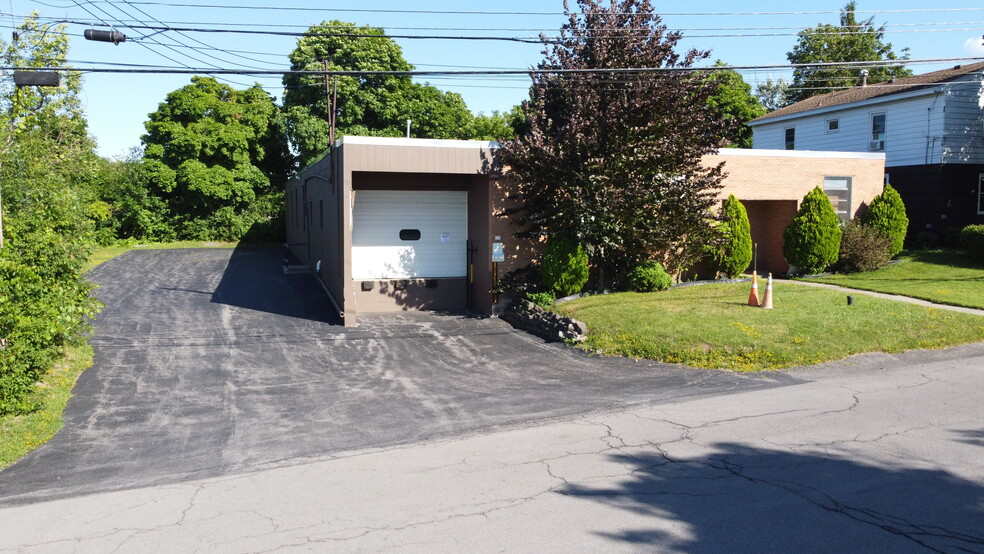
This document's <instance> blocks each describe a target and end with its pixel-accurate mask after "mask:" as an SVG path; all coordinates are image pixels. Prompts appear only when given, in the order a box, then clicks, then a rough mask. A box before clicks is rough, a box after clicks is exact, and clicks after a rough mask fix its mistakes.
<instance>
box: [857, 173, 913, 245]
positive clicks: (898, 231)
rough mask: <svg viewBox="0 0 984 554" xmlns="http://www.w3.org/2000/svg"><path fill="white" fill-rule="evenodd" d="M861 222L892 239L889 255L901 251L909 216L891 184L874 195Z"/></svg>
mask: <svg viewBox="0 0 984 554" xmlns="http://www.w3.org/2000/svg"><path fill="white" fill-rule="evenodd" d="M862 223H864V224H865V225H868V226H869V227H874V228H875V229H878V230H879V231H881V232H882V233H885V235H887V236H888V238H890V239H892V249H891V256H892V257H893V258H894V257H895V256H897V255H898V253H899V252H901V251H902V245H903V243H904V242H905V234H906V231H908V229H909V217H908V216H907V215H906V214H905V204H904V203H903V202H902V197H901V196H899V193H898V191H896V190H895V189H894V188H892V185H885V190H883V191H882V193H881V194H879V195H878V196H876V197H875V198H874V199H872V201H871V205H870V206H868V211H867V212H865V214H864V218H863V220H862Z"/></svg>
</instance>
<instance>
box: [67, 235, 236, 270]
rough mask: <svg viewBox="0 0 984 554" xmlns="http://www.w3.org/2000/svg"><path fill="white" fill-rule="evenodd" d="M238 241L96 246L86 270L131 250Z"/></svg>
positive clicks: (227, 244) (214, 245) (226, 245)
mask: <svg viewBox="0 0 984 554" xmlns="http://www.w3.org/2000/svg"><path fill="white" fill-rule="evenodd" d="M237 244H238V243H235V242H195V241H180V242H165V243H149V244H133V245H130V246H102V247H99V248H96V249H95V251H93V252H92V255H91V256H89V260H88V262H86V264H85V271H89V270H90V269H92V268H94V267H96V266H97V265H99V264H101V263H103V262H105V261H108V260H112V259H113V258H115V257H116V256H119V255H120V254H124V253H126V252H129V251H130V250H163V249H170V248H234V247H235V246H236V245H237Z"/></svg>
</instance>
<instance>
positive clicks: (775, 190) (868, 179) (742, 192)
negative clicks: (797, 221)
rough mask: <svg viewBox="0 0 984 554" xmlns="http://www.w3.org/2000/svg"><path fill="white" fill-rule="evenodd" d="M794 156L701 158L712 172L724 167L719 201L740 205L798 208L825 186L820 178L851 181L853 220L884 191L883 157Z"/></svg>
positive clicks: (723, 154) (745, 152)
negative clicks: (776, 203)
mask: <svg viewBox="0 0 984 554" xmlns="http://www.w3.org/2000/svg"><path fill="white" fill-rule="evenodd" d="M758 152H762V153H761V154H758ZM798 154H799V155H788V154H785V151H780V152H776V151H770V150H741V151H738V152H734V151H732V152H728V150H722V151H721V153H720V154H718V155H716V156H705V157H704V159H703V163H704V165H708V166H710V165H716V164H718V163H721V162H724V171H725V173H727V177H725V180H724V189H723V190H721V193H720V196H721V199H722V200H723V199H725V198H727V197H728V195H729V194H734V195H735V196H736V197H737V198H738V199H739V200H741V201H746V200H795V201H796V202H797V206H798V205H799V201H800V200H802V199H803V197H804V196H806V193H808V192H810V190H812V189H813V188H814V187H816V186H820V187H822V186H823V178H824V177H851V215H852V217H856V216H857V215H859V214H860V212H861V211H862V210H863V207H864V206H866V205H867V204H868V203H870V202H871V199H872V198H874V197H875V196H877V195H878V194H880V193H881V191H882V189H883V187H884V181H885V160H884V158H883V157H881V156H878V155H868V154H863V155H861V156H858V155H850V154H849V155H845V156H838V155H837V153H836V152H824V153H823V154H822V155H819V153H815V152H808V153H804V152H799V153H798Z"/></svg>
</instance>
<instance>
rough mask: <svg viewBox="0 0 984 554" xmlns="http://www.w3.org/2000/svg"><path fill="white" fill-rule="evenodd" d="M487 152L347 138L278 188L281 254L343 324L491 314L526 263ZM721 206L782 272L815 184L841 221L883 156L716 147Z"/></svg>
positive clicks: (868, 193) (479, 147) (530, 252)
mask: <svg viewBox="0 0 984 554" xmlns="http://www.w3.org/2000/svg"><path fill="white" fill-rule="evenodd" d="M495 149H496V144H495V143H489V142H479V141H457V140H428V139H400V138H374V137H356V136H347V137H344V138H343V139H341V140H339V141H338V143H337V144H336V146H335V148H333V149H332V151H331V152H330V153H329V154H327V155H326V156H325V157H324V158H322V159H320V160H319V161H317V162H315V163H313V164H311V165H310V166H308V167H307V168H305V169H304V170H303V171H301V173H300V174H299V175H298V176H297V177H296V178H295V179H293V180H292V181H291V182H290V183H289V184H288V186H287V191H286V195H287V237H288V239H287V240H288V244H289V245H290V251H291V253H292V254H293V256H295V257H296V258H297V259H298V261H299V262H300V266H302V267H305V268H307V270H309V271H311V273H312V274H313V275H314V276H315V278H316V279H317V280H318V282H319V283H320V284H321V285H322V287H323V288H324V289H325V291H326V293H327V294H328V295H329V297H330V298H331V300H332V303H333V304H334V305H335V307H336V308H337V309H338V311H339V313H340V315H342V318H343V320H344V322H345V324H346V325H355V324H356V322H357V318H358V314H359V313H369V312H379V311H397V310H412V309H460V308H471V309H474V310H476V311H479V312H483V313H492V312H493V310H494V308H495V300H496V298H495V297H494V295H493V294H492V292H491V290H492V288H493V282H494V280H495V278H496V274H498V276H502V275H505V274H506V273H508V272H509V271H512V270H513V269H517V268H520V267H523V266H525V265H527V264H528V263H529V262H530V261H532V260H534V259H535V258H536V255H537V248H536V245H535V244H532V243H531V242H530V241H522V240H518V239H516V238H515V237H514V236H513V234H514V233H515V232H516V227H515V226H514V225H512V224H511V223H510V222H509V220H508V219H507V218H506V217H505V216H503V215H502V212H503V210H504V209H505V208H507V207H509V206H510V205H512V204H511V203H512V202H513V201H514V195H513V189H512V188H511V187H510V185H509V184H508V183H504V182H500V181H498V180H496V179H493V178H491V177H490V172H491V169H492V167H493V165H494V155H495ZM722 160H723V161H724V162H725V171H726V172H727V173H728V176H727V178H726V180H725V188H724V190H722V191H721V195H722V199H723V198H725V197H727V195H728V194H734V195H735V196H737V197H738V198H739V200H741V201H742V202H743V203H744V204H745V206H746V208H747V209H748V212H749V219H750V220H751V223H752V238H753V240H755V241H756V242H758V243H759V250H758V268H759V270H760V271H772V272H773V273H785V272H786V271H787V270H788V265H787V264H786V263H785V261H784V260H783V257H782V231H783V230H784V229H785V227H786V225H788V224H789V222H790V221H791V220H792V217H793V215H794V214H795V212H796V209H797V208H798V205H799V201H800V200H801V199H802V198H803V197H804V196H805V195H806V193H807V192H809V191H810V190H811V189H812V188H814V187H816V186H822V187H824V188H825V190H826V191H827V193H828V195H829V196H830V197H831V199H832V201H833V202H834V204H835V206H836V207H837V208H838V211H839V212H840V213H841V215H842V217H844V218H848V217H852V216H853V215H855V214H857V213H859V211H860V210H862V209H863V205H864V204H865V203H866V202H869V201H870V200H871V199H872V198H873V197H874V196H875V195H877V194H878V193H879V192H881V190H882V182H883V175H884V156H883V155H881V154H869V153H842V152H825V153H816V152H787V151H770V150H755V151H751V150H722V151H721V152H720V153H719V154H718V155H716V156H708V157H707V158H705V160H704V161H705V163H707V164H717V163H720V161H722Z"/></svg>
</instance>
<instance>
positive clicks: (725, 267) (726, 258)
mask: <svg viewBox="0 0 984 554" xmlns="http://www.w3.org/2000/svg"><path fill="white" fill-rule="evenodd" d="M721 215H722V216H723V217H724V225H722V227H721V229H722V231H723V232H724V234H725V243H724V248H722V249H721V251H720V252H719V254H718V268H719V270H720V271H721V273H724V274H725V275H727V276H728V277H737V276H739V275H741V274H742V273H744V272H745V270H746V269H748V264H750V263H752V227H751V224H750V223H749V222H748V212H747V211H745V206H744V205H742V203H741V202H740V201H739V200H738V199H737V198H735V195H733V194H731V195H729V196H728V199H727V200H725V201H724V205H723V206H722V207H721Z"/></svg>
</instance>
